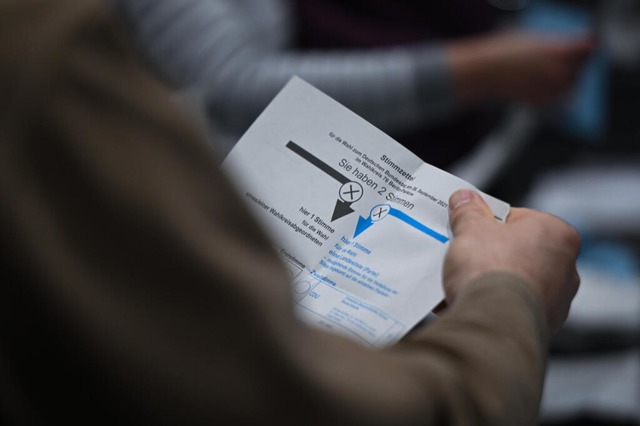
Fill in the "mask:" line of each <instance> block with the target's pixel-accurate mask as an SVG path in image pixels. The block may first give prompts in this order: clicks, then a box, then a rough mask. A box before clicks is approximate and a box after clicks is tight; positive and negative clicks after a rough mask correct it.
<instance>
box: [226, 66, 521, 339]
mask: <svg viewBox="0 0 640 426" xmlns="http://www.w3.org/2000/svg"><path fill="white" fill-rule="evenodd" d="M223 167H224V169H225V170H226V171H227V173H228V174H229V176H230V177H231V179H232V181H233V182H234V184H235V185H236V187H237V188H238V189H239V190H240V192H241V193H242V194H244V195H245V199H246V201H247V203H248V204H249V205H250V206H251V207H252V208H253V210H254V211H255V212H256V215H257V218H258V220H260V221H261V222H262V224H263V225H264V226H265V228H266V229H267V230H268V232H269V233H270V235H271V237H272V239H273V241H274V243H275V244H276V249H277V250H278V251H279V252H280V254H281V256H282V259H283V261H284V263H285V265H286V266H287V267H288V269H289V272H290V274H291V279H292V283H293V292H294V295H295V301H296V312H297V313H298V315H299V317H300V318H301V320H303V321H305V322H307V323H309V324H311V325H314V326H318V327H322V328H325V329H329V330H332V331H335V332H338V333H342V334H345V335H347V336H350V337H352V338H354V339H355V340H358V341H360V342H361V343H363V344H367V345H370V346H373V347H381V346H384V345H388V344H390V343H393V342H395V341H397V340H398V339H400V338H401V337H402V336H403V335H404V334H405V333H406V332H408V331H409V330H410V329H411V327H412V326H413V325H415V324H416V323H417V322H418V321H420V320H421V319H422V318H423V317H424V316H425V315H426V314H427V313H428V312H429V310H430V308H432V307H433V306H435V305H436V304H437V303H438V302H439V301H440V300H441V299H442V297H443V294H442V290H441V268H442V261H443V259H444V254H445V251H446V247H447V244H448V241H449V237H450V231H449V227H448V216H447V202H446V200H447V199H448V197H449V195H450V194H451V193H452V192H453V191H455V190H457V189H460V188H472V189H473V187H472V186H471V185H470V184H468V183H466V182H464V181H462V180H460V179H458V178H456V177H454V176H452V175H449V174H447V173H445V172H443V171H441V170H438V169H436V168H434V167H432V166H430V165H428V164H426V163H424V162H423V161H422V160H420V159H419V158H418V157H416V156H415V155H413V154H412V153H411V152H409V151H408V150H406V149H405V148H404V147H402V146H400V145H399V144H397V142H395V141H393V140H392V139H391V138H389V137H388V136H387V135H385V134H384V133H382V132H381V131H379V130H378V129H376V128H375V127H373V126H372V125H370V124H369V123H367V122H366V121H364V120H363V119H361V118H360V117H358V116H357V115H355V114H353V113H352V112H351V111H349V110H347V109H346V108H344V107H343V106H341V105H340V104H338V103H337V102H335V101H333V100H332V99H330V98H329V97H327V96H326V95H324V94H322V93H321V92H319V91H317V90H316V89H314V88H313V87H311V86H309V85H308V84H306V83H305V82H303V81H302V80H300V79H297V78H294V79H292V81H291V82H289V84H288V85H287V86H286V87H285V89H283V91H282V92H281V93H280V94H279V95H278V96H277V97H276V98H275V99H274V101H273V102H272V103H271V104H270V105H269V107H267V109H266V110H265V111H264V112H263V114H262V115H261V116H260V117H259V118H258V119H257V120H256V122H255V123H254V124H253V125H252V126H251V128H250V129H249V130H248V131H247V133H246V134H245V135H244V136H243V137H242V138H241V140H240V141H239V142H238V144H237V145H236V147H234V149H233V150H232V152H231V153H230V154H229V156H228V157H227V159H226V160H225V162H224V165H223ZM484 197H485V199H486V200H487V202H488V203H489V205H490V207H491V208H492V209H493V211H494V214H495V215H496V217H497V218H498V219H500V220H503V219H504V217H505V216H506V214H507V213H508V210H509V207H508V205H507V204H505V203H503V202H501V201H499V200H496V199H494V198H492V197H489V196H484Z"/></svg>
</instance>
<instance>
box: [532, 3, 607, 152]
mask: <svg viewBox="0 0 640 426" xmlns="http://www.w3.org/2000/svg"><path fill="white" fill-rule="evenodd" d="M521 24H522V26H523V27H524V28H525V29H530V30H533V31H538V32H543V33H551V34H563V35H566V36H567V37H571V36H580V35H588V34H595V33H596V31H595V19H594V16H593V15H592V14H591V13H590V12H589V11H588V10H587V9H585V8H582V7H580V6H576V5H566V4H558V3H553V2H549V1H538V2H533V3H532V4H531V5H530V6H528V7H527V8H526V9H524V11H523V14H522V19H521ZM608 79H609V60H608V58H607V57H606V55H605V54H604V53H603V52H601V51H597V50H596V52H594V53H593V55H592V56H591V58H589V59H588V60H587V62H586V63H585V67H584V69H583V71H582V73H581V75H580V76H579V78H578V81H577V82H576V86H575V88H574V90H573V92H572V93H571V94H570V95H569V96H568V98H567V100H566V101H565V102H563V104H562V105H560V106H558V108H556V109H554V111H553V112H554V113H555V116H554V118H553V121H554V123H555V124H556V125H557V126H558V127H559V128H560V129H561V130H563V131H565V132H567V133H568V134H570V135H573V136H576V137H578V138H580V139H583V140H585V141H589V142H598V141H602V140H603V138H604V135H605V132H606V130H607V122H608V117H607V109H608V108H607V92H608Z"/></svg>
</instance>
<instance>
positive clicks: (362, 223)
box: [353, 204, 449, 243]
mask: <svg viewBox="0 0 640 426" xmlns="http://www.w3.org/2000/svg"><path fill="white" fill-rule="evenodd" d="M387 216H393V217H395V218H396V219H399V220H401V221H402V222H404V223H406V224H407V225H409V226H412V227H413V228H415V229H417V230H418V231H420V232H423V233H425V234H427V235H428V236H430V237H431V238H434V239H436V240H438V241H440V242H441V243H446V242H447V241H449V238H448V237H446V236H444V235H442V234H440V233H438V232H436V231H434V230H433V229H431V228H429V227H428V226H426V225H424V224H422V223H420V222H418V221H417V220H415V219H414V218H412V217H411V216H409V215H408V214H406V213H404V212H403V211H400V210H398V209H394V208H393V207H391V206H389V205H388V204H378V205H377V206H374V207H373V208H372V209H371V213H370V214H369V217H367V218H364V217H362V216H360V217H358V223H357V224H356V230H355V232H354V233H353V238H355V237H357V236H358V235H360V234H362V233H363V232H364V231H366V230H367V229H369V228H370V227H371V226H373V224H374V223H376V222H378V221H380V220H382V219H384V218H385V217H387Z"/></svg>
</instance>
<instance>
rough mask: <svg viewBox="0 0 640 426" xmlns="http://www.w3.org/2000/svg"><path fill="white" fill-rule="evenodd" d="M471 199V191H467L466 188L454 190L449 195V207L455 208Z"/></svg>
mask: <svg viewBox="0 0 640 426" xmlns="http://www.w3.org/2000/svg"><path fill="white" fill-rule="evenodd" d="M471 200H473V191H469V190H468V189H461V190H459V191H456V192H454V193H453V194H452V195H451V199H450V200H449V209H450V210H455V209H457V208H458V207H460V206H461V205H463V204H466V203H468V202H469V201H471Z"/></svg>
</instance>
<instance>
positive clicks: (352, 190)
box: [286, 141, 364, 222]
mask: <svg viewBox="0 0 640 426" xmlns="http://www.w3.org/2000/svg"><path fill="white" fill-rule="evenodd" d="M286 146H287V148H289V149H290V150H291V151H293V152H295V153H296V154H298V155H299V156H300V157H302V158H304V159H305V160H307V161H308V162H309V163H311V164H313V165H314V166H316V167H317V168H319V169H320V170H322V171H323V172H325V173H326V174H328V175H329V176H331V177H332V178H334V179H335V180H337V181H338V182H340V183H341V184H342V186H341V187H340V192H339V193H338V194H339V198H338V201H336V206H335V208H334V209H333V215H332V216H331V222H333V221H334V220H337V219H340V218H341V217H344V216H346V215H348V214H349V213H353V211H354V210H353V209H352V208H351V204H353V203H355V202H356V201H358V200H359V199H360V198H362V194H363V192H364V190H363V188H362V185H360V184H359V183H358V182H353V181H351V180H349V178H348V177H346V176H344V175H343V174H342V173H340V172H339V171H337V170H336V169H334V168H333V167H331V166H330V165H328V164H327V163H325V162H324V161H322V160H321V159H319V158H318V157H316V156H315V155H313V154H311V153H310V152H309V151H307V150H306V149H304V148H302V147H301V146H300V145H298V144H296V143H295V142H293V141H289V142H288V143H287V145H286Z"/></svg>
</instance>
